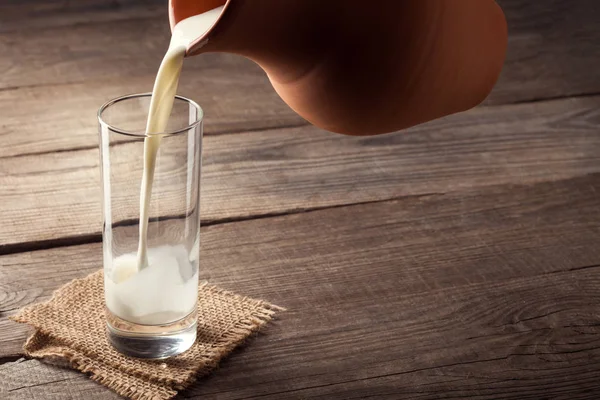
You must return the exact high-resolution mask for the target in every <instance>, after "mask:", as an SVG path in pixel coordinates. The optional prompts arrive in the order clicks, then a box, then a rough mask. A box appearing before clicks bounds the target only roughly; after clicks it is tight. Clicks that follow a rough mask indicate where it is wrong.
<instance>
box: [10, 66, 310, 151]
mask: <svg viewBox="0 0 600 400" xmlns="http://www.w3.org/2000/svg"><path fill="white" fill-rule="evenodd" d="M212 56H213V55H208V56H207V58H210V57H212ZM217 57H220V56H217ZM220 58H221V59H223V58H229V59H230V61H231V62H230V64H229V66H226V65H225V63H224V62H223V63H221V64H219V65H217V66H216V67H214V68H205V69H204V70H203V73H202V74H191V73H190V71H189V70H188V68H187V67H186V68H185V69H186V70H185V71H184V74H183V76H182V77H181V86H180V87H181V89H182V90H181V91H180V94H182V95H184V96H188V97H190V98H191V99H193V100H196V101H197V102H199V103H200V104H201V106H202V108H203V109H204V112H205V116H206V117H205V132H206V133H208V134H211V133H222V132H239V131H248V130H255V129H267V128H276V127H282V126H298V125H302V124H306V122H305V121H304V120H303V119H302V118H300V117H299V116H298V115H297V114H295V113H294V112H293V111H292V110H291V109H290V108H289V107H288V106H287V105H286V104H285V103H283V101H282V100H281V99H279V97H278V96H277V94H276V93H275V92H273V90H272V89H271V88H270V87H269V86H268V85H269V84H268V79H267V78H266V76H264V74H263V73H262V72H261V71H260V70H259V68H258V67H257V66H256V65H254V64H252V63H251V62H250V61H248V60H245V59H243V58H239V57H237V58H236V57H233V56H231V57H230V56H225V57H220ZM155 67H156V66H155ZM153 79H154V78H153V77H151V76H146V77H132V78H127V79H123V78H116V79H112V80H106V81H97V82H88V83H80V84H73V85H59V86H46V87H27V88H22V89H19V90H4V91H0V110H2V111H0V115H1V119H0V121H1V122H0V137H2V138H3V145H2V147H1V148H0V159H2V158H3V157H12V156H18V155H23V154H36V153H49V152H52V151H68V150H73V149H81V148H94V147H96V146H97V142H98V138H97V131H98V120H97V118H96V113H97V112H98V109H99V108H100V106H101V105H102V104H103V103H104V102H106V101H108V100H110V99H112V98H114V97H118V96H121V95H123V94H128V93H140V92H142V93H143V92H149V91H151V90H152V84H153ZM15 98H18V99H19V100H18V101H15ZM57 99H58V100H57ZM0 162H1V161H0Z"/></svg>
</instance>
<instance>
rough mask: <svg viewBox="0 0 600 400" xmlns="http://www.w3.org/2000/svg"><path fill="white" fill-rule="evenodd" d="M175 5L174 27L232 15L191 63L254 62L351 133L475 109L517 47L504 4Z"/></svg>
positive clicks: (323, 121)
mask: <svg viewBox="0 0 600 400" xmlns="http://www.w3.org/2000/svg"><path fill="white" fill-rule="evenodd" d="M170 3H171V13H170V14H171V24H172V25H173V24H174V23H176V22H177V21H178V20H180V19H182V18H185V17H186V16H189V15H195V14H198V13H201V12H205V11H208V10H210V9H212V8H214V7H219V6H224V8H223V11H222V12H221V14H220V15H219V18H218V21H216V22H215V24H214V25H213V27H212V28H211V29H210V30H209V31H208V32H207V33H206V35H204V37H203V38H200V39H199V40H197V41H196V42H195V43H194V44H193V45H192V46H190V48H188V52H187V54H188V55H195V54H198V53H201V52H229V53H235V54H240V55H243V56H245V57H247V58H250V59H252V60H253V61H255V62H256V63H257V64H258V65H260V66H261V67H262V68H263V69H264V70H265V71H266V73H267V75H268V77H269V79H270V81H271V83H272V84H273V87H274V88H275V90H276V91H277V93H278V94H279V95H280V97H281V98H282V99H283V100H284V101H285V102H286V103H287V104H288V105H289V106H290V107H291V108H292V109H294V110H295V111H296V112H297V113H298V114H300V115H301V116H302V117H304V118H305V119H307V120H308V121H309V122H311V123H313V124H314V125H317V126H319V127H321V128H323V129H326V130H329V131H333V132H339V133H345V134H353V135H368V134H378V133H386V132H391V131H396V130H400V129H403V128H407V127H410V126H413V125H416V124H419V123H422V122H426V121H429V120H432V119H435V118H439V117H442V116H445V115H448V114H452V113H456V112H460V111H465V110H467V109H469V108H472V107H474V106H475V105H477V104H479V103H480V102H481V101H483V99H484V98H485V97H487V95H488V94H489V92H490V91H491V89H492V87H493V86H494V84H495V82H496V80H497V79H498V76H499V74H500V71H501V68H502V65H503V62H504V57H505V52H506V46H507V27H506V20H505V18H504V14H503V12H502V10H501V8H500V7H499V6H498V5H497V4H496V3H495V1H494V0H461V1H454V0H406V1H397V0H373V1H371V2H365V1H364V0H285V1H283V0H220V1H219V0H170ZM206 40H208V42H206Z"/></svg>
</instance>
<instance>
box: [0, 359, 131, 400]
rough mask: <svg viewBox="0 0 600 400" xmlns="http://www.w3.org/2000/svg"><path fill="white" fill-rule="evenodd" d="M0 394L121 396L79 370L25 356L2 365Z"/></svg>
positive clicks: (34, 398) (19, 399)
mask: <svg viewBox="0 0 600 400" xmlns="http://www.w3.org/2000/svg"><path fill="white" fill-rule="evenodd" d="M0 396H2V399H4V400H23V399H27V400H38V399H39V400H42V399H43V400H48V399H57V400H59V399H63V400H64V399H99V398H102V399H122V397H120V396H118V395H117V394H116V393H112V392H110V391H108V390H106V389H105V388H104V387H103V386H100V385H98V384H97V383H95V382H93V381H91V380H89V379H87V378H85V377H84V375H82V374H80V373H78V372H76V371H73V370H70V369H66V368H59V367H56V366H50V365H46V364H43V363H41V362H40V361H38V360H24V359H21V360H19V361H17V362H14V363H11V364H8V365H6V364H5V365H0Z"/></svg>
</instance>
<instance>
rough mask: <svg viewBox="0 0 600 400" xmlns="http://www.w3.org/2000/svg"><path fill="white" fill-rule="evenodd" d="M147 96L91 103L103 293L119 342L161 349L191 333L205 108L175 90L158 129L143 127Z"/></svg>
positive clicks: (177, 346)
mask: <svg viewBox="0 0 600 400" xmlns="http://www.w3.org/2000/svg"><path fill="white" fill-rule="evenodd" d="M150 99H151V94H150V93H144V94H133V95H128V96H123V97H119V98H117V99H114V100H111V101H109V102H107V103H106V104H104V105H103V106H102V107H101V108H100V110H99V111H98V121H99V134H100V161H101V162H100V165H101V172H102V188H103V196H102V200H103V215H104V226H103V229H102V239H103V240H102V244H103V260H104V298H105V300H106V322H107V326H108V330H107V331H108V337H109V339H110V342H111V343H112V344H113V346H114V347H115V348H116V349H117V350H119V351H120V352H122V353H125V354H127V355H131V356H135V357H140V358H166V357H170V356H173V355H176V354H179V353H182V352H183V351H185V350H187V349H189V347H190V346H191V345H192V344H193V343H194V340H195V339H196V324H197V304H196V303H197V298H198V260H199V256H200V254H199V252H200V250H199V247H200V172H201V171H200V169H201V154H202V119H203V112H202V109H201V108H200V107H199V106H198V104H196V103H195V102H193V101H192V100H189V99H186V98H184V97H181V96H177V97H176V99H175V102H174V105H173V110H172V112H171V117H170V119H169V123H168V126H167V129H166V130H165V132H164V133H162V134H159V135H158V136H156V135H146V134H145V126H146V119H147V117H148V109H149V105H150ZM152 140H154V141H156V140H158V141H159V142H160V144H159V146H158V152H157V153H156V162H155V169H154V175H153V176H154V179H153V183H152V185H151V196H150V201H149V204H148V208H147V210H148V220H147V221H148V222H147V226H146V229H147V235H146V237H147V253H146V257H145V260H147V261H146V262H141V261H140V260H141V258H140V259H138V246H139V240H140V235H141V236H142V237H143V236H144V235H143V234H140V222H144V219H142V221H140V211H141V200H142V199H143V196H142V195H141V184H142V174H143V171H144V143H145V142H146V145H148V143H149V142H150V141H152ZM155 143H156V142H155ZM151 175H152V174H151V173H150V176H151Z"/></svg>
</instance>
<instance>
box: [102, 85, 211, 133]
mask: <svg viewBox="0 0 600 400" xmlns="http://www.w3.org/2000/svg"><path fill="white" fill-rule="evenodd" d="M139 97H152V92H145V93H132V94H126V95H123V96H119V97H115V98H114V99H112V100H109V101H107V102H106V103H104V104H102V106H100V108H99V109H98V113H97V117H98V123H100V125H102V126H105V127H107V128H108V129H110V130H111V131H113V132H115V133H120V134H122V135H127V136H135V137H151V136H155V135H160V136H163V137H165V136H173V135H177V134H180V133H184V132H187V131H189V130H190V129H194V128H196V127H197V126H198V125H200V124H201V123H202V121H203V120H204V110H203V109H202V107H200V105H199V104H198V103H196V102H195V101H194V100H192V99H188V98H187V97H183V96H180V95H175V98H176V99H178V100H183V101H185V102H186V103H189V104H191V105H192V106H194V107H195V108H196V109H197V110H198V111H199V112H200V115H199V116H198V119H197V120H196V121H194V123H192V124H190V125H188V126H186V127H183V128H179V129H175V130H172V131H166V132H163V133H151V134H148V133H145V132H133V131H128V130H125V129H121V128H117V127H115V126H113V125H111V124H109V123H108V122H106V121H105V120H104V119H102V113H103V112H104V111H105V110H106V109H107V108H108V107H110V106H112V105H114V104H117V103H119V102H121V101H125V100H130V99H134V98H139Z"/></svg>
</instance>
